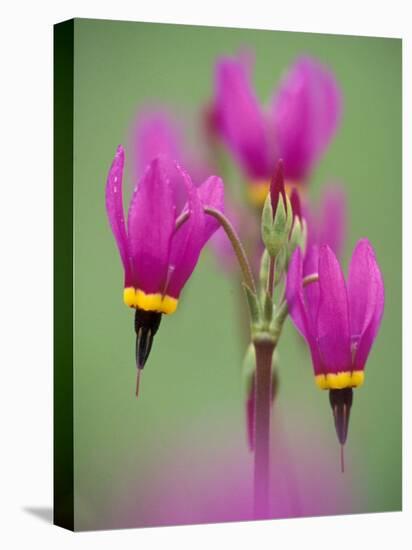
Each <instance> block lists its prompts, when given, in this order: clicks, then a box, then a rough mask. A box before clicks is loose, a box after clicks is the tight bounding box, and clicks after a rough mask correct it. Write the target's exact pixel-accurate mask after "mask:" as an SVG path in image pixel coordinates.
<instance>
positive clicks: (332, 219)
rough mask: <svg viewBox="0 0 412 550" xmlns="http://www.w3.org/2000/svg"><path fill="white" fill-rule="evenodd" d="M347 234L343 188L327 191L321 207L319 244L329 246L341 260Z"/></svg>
mask: <svg viewBox="0 0 412 550" xmlns="http://www.w3.org/2000/svg"><path fill="white" fill-rule="evenodd" d="M345 233H346V196H345V192H344V190H343V188H341V187H338V186H331V187H328V188H326V189H325V192H324V195H323V200H322V206H321V223H320V226H319V235H318V244H319V245H321V244H327V245H329V246H330V248H331V249H332V250H333V252H334V253H335V254H336V256H337V257H338V258H339V257H340V255H341V254H342V249H343V245H344V241H345Z"/></svg>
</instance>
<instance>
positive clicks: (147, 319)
mask: <svg viewBox="0 0 412 550" xmlns="http://www.w3.org/2000/svg"><path fill="white" fill-rule="evenodd" d="M161 319H162V314H161V313H157V312H156V311H145V310H143V309H139V308H137V309H136V314H135V318H134V328H135V331H136V366H137V368H138V369H143V367H144V366H145V363H146V361H147V358H148V357H149V354H150V350H151V349H152V344H153V338H154V336H155V334H156V332H157V331H158V329H159V325H160V321H161Z"/></svg>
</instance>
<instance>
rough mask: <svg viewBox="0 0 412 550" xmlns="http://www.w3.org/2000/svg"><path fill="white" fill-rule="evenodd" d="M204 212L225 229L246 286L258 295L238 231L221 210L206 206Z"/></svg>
mask: <svg viewBox="0 0 412 550" xmlns="http://www.w3.org/2000/svg"><path fill="white" fill-rule="evenodd" d="M204 211H205V213H206V214H208V215H209V216H213V217H214V218H216V219H217V221H218V222H219V223H220V225H221V226H222V227H223V229H224V231H225V233H226V235H227V236H228V239H229V241H230V243H231V245H232V247H233V250H234V252H235V254H236V257H237V260H238V262H239V265H240V268H241V270H242V274H243V278H244V281H245V284H246V285H247V286H248V287H249V288H250V290H252V291H253V293H254V294H256V284H255V280H254V278H253V274H252V270H251V268H250V264H249V261H248V259H247V256H246V252H245V249H244V248H243V245H242V243H241V242H240V239H239V237H238V236H237V234H236V231H235V230H234V228H233V226H232V224H231V223H230V221H229V220H228V219H227V218H226V216H225V215H224V214H222V212H219V210H215V209H214V208H210V207H209V206H206V207H205V208H204Z"/></svg>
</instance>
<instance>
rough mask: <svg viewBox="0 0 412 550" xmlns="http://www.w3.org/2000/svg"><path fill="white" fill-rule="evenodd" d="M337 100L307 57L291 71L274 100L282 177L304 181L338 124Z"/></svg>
mask: <svg viewBox="0 0 412 550" xmlns="http://www.w3.org/2000/svg"><path fill="white" fill-rule="evenodd" d="M340 112H341V99H340V91H339V88H338V86H337V84H336V81H335V79H334V77H333V75H332V73H330V72H329V71H328V70H327V69H325V68H324V67H323V66H322V65H321V64H320V63H318V62H317V61H315V60H314V59H311V58H309V57H303V58H300V59H298V61H297V62H296V63H295V64H294V65H293V66H292V67H291V69H290V71H289V72H288V73H287V75H286V77H285V78H284V79H283V81H282V82H281V84H280V87H279V91H278V93H277V95H276V97H275V100H274V113H273V116H274V124H275V128H276V135H277V138H278V147H279V156H280V157H281V158H283V160H284V163H285V177H286V178H287V179H291V180H296V181H300V180H302V179H305V178H306V177H307V176H308V175H309V172H310V170H311V168H312V166H313V164H314V162H315V161H316V160H318V158H319V156H320V155H321V154H322V153H323V152H324V150H325V149H326V147H327V145H328V144H329V142H330V141H331V139H332V137H333V135H334V133H335V131H336V128H337V126H338V123H339V120H340Z"/></svg>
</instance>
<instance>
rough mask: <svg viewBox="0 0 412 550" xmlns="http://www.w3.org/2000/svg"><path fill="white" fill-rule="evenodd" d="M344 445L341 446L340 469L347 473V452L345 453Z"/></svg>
mask: <svg viewBox="0 0 412 550" xmlns="http://www.w3.org/2000/svg"><path fill="white" fill-rule="evenodd" d="M344 448H345V446H344V445H341V446H340V471H341V473H342V474H344V473H345V453H344Z"/></svg>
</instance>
